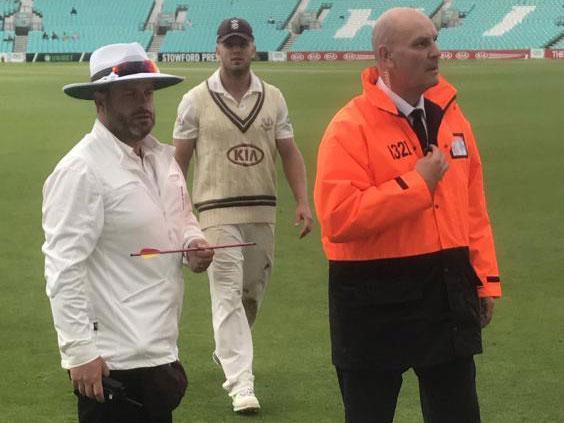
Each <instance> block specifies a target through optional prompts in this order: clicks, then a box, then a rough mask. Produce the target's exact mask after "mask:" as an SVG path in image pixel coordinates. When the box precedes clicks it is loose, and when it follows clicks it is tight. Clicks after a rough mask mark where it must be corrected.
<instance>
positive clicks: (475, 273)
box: [315, 8, 501, 423]
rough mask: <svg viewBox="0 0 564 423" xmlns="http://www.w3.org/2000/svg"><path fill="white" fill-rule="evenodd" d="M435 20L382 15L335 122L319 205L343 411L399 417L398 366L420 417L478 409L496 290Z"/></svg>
mask: <svg viewBox="0 0 564 423" xmlns="http://www.w3.org/2000/svg"><path fill="white" fill-rule="evenodd" d="M436 39H437V31H436V29H435V27H434V25H433V23H432V22H431V20H430V19H429V18H428V17H427V16H425V15H423V14H422V13H420V12H419V11H417V10H415V9H408V8H395V9H391V10H389V11H387V12H385V13H384V14H383V15H382V16H381V17H380V18H379V19H378V20H377V22H376V25H375V28H374V32H373V37H372V44H373V49H374V52H375V55H376V62H377V63H376V67H374V68H369V69H367V70H365V71H364V73H363V75H362V82H363V93H362V94H361V95H360V96H358V97H356V98H354V99H353V100H352V101H351V102H349V103H348V104H347V105H346V106H345V107H344V108H343V109H341V110H340V111H339V112H338V113H337V114H336V115H335V117H334V118H333V120H332V121H331V123H330V124H329V126H328V128H327V130H326V132H325V135H324V137H323V140H322V142H321V145H320V148H319V156H318V168H317V179H316V185H315V205H316V209H317V214H318V217H319V221H320V223H321V229H322V242H323V248H324V251H325V254H326V256H327V258H328V259H329V313H330V327H331V344H332V355H333V363H334V365H335V367H336V369H337V375H338V379H339V385H340V388H341V394H342V397H343V402H344V405H345V414H346V421H347V423H363V422H391V421H392V420H393V416H394V413H395V408H396V402H397V397H398V394H399V390H400V387H401V383H402V373H404V372H405V371H406V370H407V369H410V368H413V369H414V371H415V373H416V374H417V376H418V378H419V388H420V398H421V407H422V410H423V416H424V420H425V422H427V423H429V422H431V423H437V422H448V423H452V422H456V423H475V422H479V421H480V411H479V406H478V399H477V394H476V383H475V366H474V359H473V355H474V354H478V353H480V352H481V351H482V343H481V328H483V327H484V326H486V325H487V324H488V323H489V322H490V320H491V318H492V312H493V298H495V297H499V296H500V295H501V288H500V282H499V276H498V267H497V260H496V256H495V249H494V243H493V237H492V232H491V227H490V223H489V217H488V213H487V209H486V202H485V197H484V190H483V184H482V167H481V162H480V157H479V154H478V149H477V147H476V142H475V140H474V135H473V133H472V129H471V127H470V124H469V123H468V121H467V120H466V118H465V117H464V115H463V114H462V111H461V110H460V108H459V106H458V104H457V103H456V100H455V97H456V90H455V89H454V88H453V87H452V86H451V85H450V84H449V83H447V82H446V81H445V80H444V79H443V78H442V77H441V76H440V75H439V72H438V62H439V57H440V53H439V50H438V48H437V45H436Z"/></svg>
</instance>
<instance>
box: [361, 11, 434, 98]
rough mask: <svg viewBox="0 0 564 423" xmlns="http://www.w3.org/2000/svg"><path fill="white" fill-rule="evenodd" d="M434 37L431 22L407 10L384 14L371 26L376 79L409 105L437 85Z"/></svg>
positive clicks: (420, 14)
mask: <svg viewBox="0 0 564 423" xmlns="http://www.w3.org/2000/svg"><path fill="white" fill-rule="evenodd" d="M437 35H438V34H437V29H436V28H435V25H433V22H431V19H429V18H428V17H427V16H425V15H424V14H423V13H421V12H420V11H419V10H416V9H410V8H407V7H398V8H394V9H390V10H388V11H386V12H385V13H383V14H382V16H380V17H379V18H378V20H377V21H376V24H375V26H374V32H373V33H372V46H373V48H374V54H375V56H376V65H377V67H378V71H379V75H380V76H381V77H382V80H383V81H384V83H385V84H386V85H387V86H388V87H390V88H391V89H392V91H394V92H395V93H396V94H398V95H399V96H400V97H402V98H403V99H404V100H406V101H408V102H409V103H410V104H415V103H416V102H417V101H418V99H419V97H420V96H421V94H422V93H423V92H424V91H425V90H426V89H428V88H429V87H432V86H433V85H436V84H437V83H438V75H439V58H440V52H439V49H438V47H437Z"/></svg>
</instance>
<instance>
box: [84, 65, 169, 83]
mask: <svg viewBox="0 0 564 423" xmlns="http://www.w3.org/2000/svg"><path fill="white" fill-rule="evenodd" d="M138 73H159V68H158V66H157V64H156V63H155V62H153V61H152V60H143V61H137V62H123V63H120V64H118V65H115V66H112V67H110V68H106V69H102V70H101V71H99V72H96V73H95V74H94V75H93V76H92V77H91V78H90V80H91V81H92V82H94V81H97V80H99V79H101V78H103V77H105V76H108V75H111V74H114V75H117V76H118V77H122V76H127V75H135V74H138Z"/></svg>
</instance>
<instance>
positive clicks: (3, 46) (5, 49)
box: [0, 31, 15, 53]
mask: <svg viewBox="0 0 564 423" xmlns="http://www.w3.org/2000/svg"><path fill="white" fill-rule="evenodd" d="M14 37H15V34H14V31H0V53H10V52H11V51H12V50H13V49H14V41H7V40H8V39H9V38H12V40H13V39H14Z"/></svg>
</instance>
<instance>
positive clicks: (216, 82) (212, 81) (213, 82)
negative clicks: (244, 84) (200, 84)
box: [208, 69, 262, 97]
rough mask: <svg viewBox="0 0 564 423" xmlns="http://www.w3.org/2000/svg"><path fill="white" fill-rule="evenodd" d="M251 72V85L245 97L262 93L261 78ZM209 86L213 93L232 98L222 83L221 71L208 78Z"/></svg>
mask: <svg viewBox="0 0 564 423" xmlns="http://www.w3.org/2000/svg"><path fill="white" fill-rule="evenodd" d="M250 72H251V85H250V86H249V89H248V90H247V92H246V93H245V95H244V96H243V97H246V96H247V95H249V94H251V93H262V84H261V83H260V79H259V77H258V76H256V75H255V73H254V72H253V71H250ZM208 86H209V87H210V90H212V91H213V92H216V93H218V94H221V95H225V96H231V95H230V94H229V93H228V92H227V90H226V89H225V88H224V87H223V84H222V83H221V78H220V77H219V69H217V70H216V71H215V72H214V73H213V74H212V75H211V76H210V77H209V78H208Z"/></svg>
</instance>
